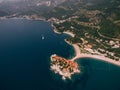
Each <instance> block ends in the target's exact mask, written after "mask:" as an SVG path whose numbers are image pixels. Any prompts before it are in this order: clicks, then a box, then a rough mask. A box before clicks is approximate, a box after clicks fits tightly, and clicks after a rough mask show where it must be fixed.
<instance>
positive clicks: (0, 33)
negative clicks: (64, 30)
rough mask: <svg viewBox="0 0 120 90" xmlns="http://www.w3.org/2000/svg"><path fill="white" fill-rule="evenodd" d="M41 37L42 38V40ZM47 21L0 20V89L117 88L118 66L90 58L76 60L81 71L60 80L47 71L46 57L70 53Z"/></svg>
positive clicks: (63, 36) (48, 65)
mask: <svg viewBox="0 0 120 90" xmlns="http://www.w3.org/2000/svg"><path fill="white" fill-rule="evenodd" d="M42 36H44V39H42ZM68 37H69V36H68V35H66V34H55V33H54V32H53V28H52V27H51V25H50V23H48V22H44V21H32V20H25V19H8V20H1V21H0V90H120V86H119V83H120V67H117V66H115V65H111V64H108V63H105V62H101V61H98V60H94V59H88V58H87V59H86V58H85V59H80V60H77V61H78V63H79V64H80V66H81V70H82V73H81V74H77V75H74V76H73V78H72V80H66V81H63V80H62V79H61V76H59V75H58V74H54V73H53V72H52V71H51V70H50V56H51V55H52V54H54V53H55V54H57V55H60V56H63V57H65V58H69V57H71V56H73V54H74V51H73V48H72V47H71V46H70V45H68V44H67V43H66V42H65V41H64V39H65V38H68Z"/></svg>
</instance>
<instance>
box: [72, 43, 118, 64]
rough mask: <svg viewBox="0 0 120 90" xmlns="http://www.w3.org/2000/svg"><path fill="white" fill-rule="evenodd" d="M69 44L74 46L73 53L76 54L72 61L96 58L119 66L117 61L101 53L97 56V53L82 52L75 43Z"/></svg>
mask: <svg viewBox="0 0 120 90" xmlns="http://www.w3.org/2000/svg"><path fill="white" fill-rule="evenodd" d="M70 45H72V46H73V47H74V50H75V54H76V55H75V57H74V58H73V59H72V60H73V61H75V60H77V59H80V58H93V59H98V60H100V61H104V62H108V63H111V64H114V65H117V66H120V62H119V61H115V60H112V59H110V58H107V57H105V56H103V55H101V56H99V55H91V54H83V53H81V52H80V48H79V46H78V45H76V44H70Z"/></svg>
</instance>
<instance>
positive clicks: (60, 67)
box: [51, 54, 80, 80]
mask: <svg viewBox="0 0 120 90" xmlns="http://www.w3.org/2000/svg"><path fill="white" fill-rule="evenodd" d="M51 70H53V71H54V72H55V73H58V74H60V75H61V76H62V79H64V80H65V79H66V78H69V79H71V76H72V75H73V74H75V73H80V69H79V66H78V64H77V63H76V62H75V61H71V60H67V59H65V58H63V57H60V56H58V55H56V54H53V55H52V56H51Z"/></svg>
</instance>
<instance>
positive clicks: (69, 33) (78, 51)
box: [0, 17, 120, 66]
mask: <svg viewBox="0 0 120 90" xmlns="http://www.w3.org/2000/svg"><path fill="white" fill-rule="evenodd" d="M4 19H26V20H39V21H45V22H48V21H47V20H45V19H40V18H39V19H38V18H37V19H31V18H23V17H22V18H17V17H14V18H11V17H7V18H3V20H4ZM0 20H1V19H0ZM51 26H52V27H53V31H54V33H57V34H61V32H58V31H57V29H56V27H55V26H54V25H53V24H51ZM63 33H64V34H68V35H70V36H71V37H74V36H75V34H73V33H72V32H69V31H65V32H63ZM65 42H66V43H68V44H69V45H71V46H72V47H73V48H74V50H75V57H73V58H72V59H71V60H73V61H74V60H76V59H80V58H94V59H98V60H102V61H105V62H108V63H111V64H114V65H117V66H120V61H115V60H112V59H110V58H107V57H105V56H104V55H101V56H99V55H91V54H83V53H81V51H80V48H79V46H78V45H77V44H71V43H69V42H68V41H66V40H65Z"/></svg>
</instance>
